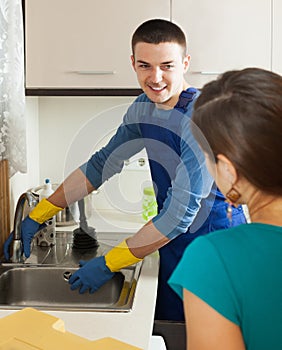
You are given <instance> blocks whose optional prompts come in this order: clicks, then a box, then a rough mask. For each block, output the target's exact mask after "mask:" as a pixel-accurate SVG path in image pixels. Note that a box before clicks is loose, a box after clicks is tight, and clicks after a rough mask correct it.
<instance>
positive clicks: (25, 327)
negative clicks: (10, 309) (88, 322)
mask: <svg viewBox="0 0 282 350" xmlns="http://www.w3.org/2000/svg"><path fill="white" fill-rule="evenodd" d="M0 330H1V332H0V350H41V349H42V350H56V349H58V350H59V349H68V350H77V349H80V350H88V349H89V350H90V349H91V350H112V349H115V350H140V348H137V347H135V346H132V345H129V344H126V343H124V342H121V341H119V340H117V339H113V338H110V337H109V338H102V339H99V340H93V341H90V340H87V339H85V338H82V337H79V336H77V335H74V334H72V333H69V332H67V331H66V330H65V327H64V322H63V321H62V320H61V319H59V318H56V317H54V316H51V315H49V314H46V313H44V312H42V311H39V310H36V309H33V308H25V309H22V310H20V311H17V312H15V313H13V314H11V315H9V316H6V317H4V318H2V319H0Z"/></svg>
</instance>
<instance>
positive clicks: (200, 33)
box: [171, 0, 282, 87]
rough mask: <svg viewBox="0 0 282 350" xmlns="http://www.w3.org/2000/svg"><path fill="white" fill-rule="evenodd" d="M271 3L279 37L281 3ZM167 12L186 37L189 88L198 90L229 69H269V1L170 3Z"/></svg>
mask: <svg viewBox="0 0 282 350" xmlns="http://www.w3.org/2000/svg"><path fill="white" fill-rule="evenodd" d="M274 1H276V2H277V7H278V6H279V7H280V17H279V18H280V20H278V16H277V22H279V25H280V33H281V28H282V24H281V13H282V11H281V7H282V5H281V0H274ZM171 10H172V20H173V21H174V22H175V23H178V24H179V25H181V27H182V28H183V29H184V31H185V32H186V35H187V40H188V51H189V53H190V55H191V64H190V69H189V73H188V75H187V80H188V82H189V83H190V84H192V85H194V86H196V87H201V86H202V85H203V84H204V83H206V82H208V81H209V80H212V79H215V78H216V76H217V75H218V74H219V73H222V72H224V71H226V70H230V69H241V68H244V67H249V66H256V67H261V68H265V69H271V49H272V48H271V42H272V37H271V35H272V31H271V26H272V22H271V18H272V7H271V0H259V1H258V0H239V1H238V0H228V1H226V0H217V1H216V2H214V1H210V0H197V1H194V0H172V9H171ZM277 31H278V28H277ZM280 43H281V40H280ZM277 44H278V43H277ZM279 45H280V44H279ZM279 49H280V60H279V62H280V67H281V61H282V60H281V45H280V47H279Z"/></svg>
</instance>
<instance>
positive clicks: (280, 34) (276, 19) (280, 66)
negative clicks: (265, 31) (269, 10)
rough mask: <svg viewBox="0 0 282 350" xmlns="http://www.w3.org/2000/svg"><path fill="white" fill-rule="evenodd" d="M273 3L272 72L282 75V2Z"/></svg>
mask: <svg viewBox="0 0 282 350" xmlns="http://www.w3.org/2000/svg"><path fill="white" fill-rule="evenodd" d="M272 1H273V52H272V55H273V56H272V57H273V61H272V62H273V63H272V70H273V71H274V72H275V73H279V74H281V75H282V2H281V0H272Z"/></svg>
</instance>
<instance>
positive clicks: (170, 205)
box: [153, 103, 214, 239]
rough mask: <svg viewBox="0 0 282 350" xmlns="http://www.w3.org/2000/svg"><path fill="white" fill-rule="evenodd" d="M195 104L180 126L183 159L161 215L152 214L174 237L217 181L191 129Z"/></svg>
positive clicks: (159, 224) (163, 228) (165, 231)
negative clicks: (208, 167)
mask: <svg viewBox="0 0 282 350" xmlns="http://www.w3.org/2000/svg"><path fill="white" fill-rule="evenodd" d="M192 106H193V104H192V103H190V105H189V107H190V109H188V111H187V118H183V123H182V126H181V131H180V133H181V155H180V158H181V161H180V163H179V165H178V167H177V171H176V177H175V179H174V180H173V181H172V186H171V187H170V188H169V189H168V192H167V198H166V200H165V202H164V205H163V208H162V210H161V212H160V213H159V215H158V216H156V217H155V218H153V222H154V225H155V226H156V228H157V229H158V230H159V231H160V232H162V233H163V234H165V235H166V237H168V238H169V239H173V238H175V237H176V236H178V235H179V234H181V233H184V232H187V229H188V228H189V226H190V225H191V224H192V222H193V220H194V219H195V217H196V215H197V213H198V211H199V209H200V201H201V199H202V198H205V197H207V196H208V195H209V193H210V191H211V187H212V185H213V183H214V180H213V178H212V177H211V175H210V174H209V172H208V169H207V167H206V163H205V158H204V154H203V152H202V150H201V149H200V147H199V146H198V144H197V142H196V140H195V138H194V137H193V134H192V132H191V128H190V125H191V124H190V123H191V119H190V118H191V114H192Z"/></svg>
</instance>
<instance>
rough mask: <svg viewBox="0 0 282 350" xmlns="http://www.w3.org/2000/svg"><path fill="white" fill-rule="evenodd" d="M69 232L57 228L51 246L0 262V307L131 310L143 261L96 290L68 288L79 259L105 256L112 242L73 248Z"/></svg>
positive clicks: (123, 270) (122, 271) (118, 273)
mask: <svg viewBox="0 0 282 350" xmlns="http://www.w3.org/2000/svg"><path fill="white" fill-rule="evenodd" d="M72 241H73V238H72V232H71V231H69V232H68V231H57V232H56V244H55V245H54V246H52V247H40V246H36V245H35V246H34V248H33V249H32V253H31V256H30V258H29V259H27V260H26V261H25V263H21V264H14V263H2V264H1V265H0V309H20V308H23V307H35V308H38V309H45V310H46V309H48V310H70V311H107V312H128V311H130V310H131V309H132V305H133V301H134V295H135V289H136V285H137V282H138V277H139V275H140V269H141V267H142V263H141V262H140V263H138V264H136V265H134V266H130V267H127V268H124V269H122V270H120V272H117V273H116V274H115V275H114V277H113V278H112V279H111V280H109V281H108V282H107V283H106V284H104V285H103V286H102V287H101V288H100V289H99V290H98V291H96V292H95V293H92V294H90V293H89V292H85V293H83V294H80V293H79V291H78V290H75V291H71V290H70V285H69V283H68V280H69V278H70V276H71V275H72V274H73V273H74V272H75V271H76V270H77V269H78V268H79V260H89V259H91V258H94V257H97V256H100V255H104V254H105V253H106V252H107V251H108V250H109V249H111V248H112V246H113V245H115V242H111V243H109V244H108V243H103V240H102V242H100V239H99V247H98V248H94V249H93V248H92V249H90V250H85V249H83V250H79V249H73V243H72Z"/></svg>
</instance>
